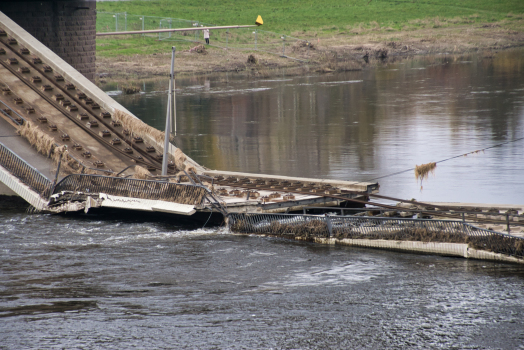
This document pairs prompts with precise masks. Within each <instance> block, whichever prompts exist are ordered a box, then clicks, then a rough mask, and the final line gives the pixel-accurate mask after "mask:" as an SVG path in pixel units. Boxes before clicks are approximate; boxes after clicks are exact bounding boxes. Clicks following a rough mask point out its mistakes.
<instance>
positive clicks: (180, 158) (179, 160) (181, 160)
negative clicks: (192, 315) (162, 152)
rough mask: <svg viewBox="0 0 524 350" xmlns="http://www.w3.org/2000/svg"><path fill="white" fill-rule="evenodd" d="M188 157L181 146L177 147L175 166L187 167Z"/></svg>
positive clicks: (179, 168)
mask: <svg viewBox="0 0 524 350" xmlns="http://www.w3.org/2000/svg"><path fill="white" fill-rule="evenodd" d="M186 159H187V157H186V155H185V154H184V152H182V150H181V149H180V148H177V149H176V150H175V166H176V168H177V169H178V170H185V169H186V164H185V161H186Z"/></svg>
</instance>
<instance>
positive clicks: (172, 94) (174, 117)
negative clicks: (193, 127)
mask: <svg viewBox="0 0 524 350" xmlns="http://www.w3.org/2000/svg"><path fill="white" fill-rule="evenodd" d="M172 49H173V63H172V66H171V102H172V108H171V115H172V118H173V120H172V124H171V131H172V132H173V126H174V129H175V130H174V134H175V136H176V96H175V52H176V47H175V46H173V48H172Z"/></svg>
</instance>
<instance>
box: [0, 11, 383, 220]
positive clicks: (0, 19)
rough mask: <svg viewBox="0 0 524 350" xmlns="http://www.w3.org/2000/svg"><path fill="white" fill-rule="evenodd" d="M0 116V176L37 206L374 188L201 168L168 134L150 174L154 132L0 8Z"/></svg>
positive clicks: (318, 201) (277, 199) (316, 197)
mask: <svg viewBox="0 0 524 350" xmlns="http://www.w3.org/2000/svg"><path fill="white" fill-rule="evenodd" d="M0 117H1V118H0V127H1V129H2V132H3V133H4V134H6V135H9V136H10V138H9V139H6V140H5V141H6V142H5V143H4V144H3V145H2V146H1V147H0V173H1V174H0V178H1V182H2V183H3V184H4V185H7V187H8V188H9V189H11V190H12V191H14V192H15V193H16V194H18V195H19V196H22V197H23V198H25V199H26V200H27V201H28V202H29V203H31V204H32V205H33V206H35V207H36V208H37V209H39V210H45V211H50V212H65V211H79V210H84V211H88V210H90V209H91V208H97V207H98V208H103V207H111V208H120V209H130V210H145V211H162V212H168V213H174V214H182V215H192V214H194V213H198V212H210V211H211V212H217V213H222V214H225V213H229V212H244V213H245V212H289V211H295V210H301V209H302V208H303V207H304V206H307V205H317V206H319V205H320V206H323V205H326V206H333V205H340V204H342V203H347V202H348V201H350V200H352V199H355V198H360V199H364V198H366V196H367V195H368V194H369V193H373V192H376V191H377V190H378V184H376V183H358V182H351V181H332V180H321V179H308V178H293V177H284V176H270V175H263V174H247V173H235V172H227V171H218V170H209V169H206V168H205V167H203V166H201V165H199V164H197V163H196V162H194V161H193V160H192V159H191V158H189V157H188V156H187V155H185V154H184V153H183V152H182V151H181V150H180V149H178V148H176V147H175V146H174V145H173V144H169V146H168V147H169V149H168V151H167V155H168V158H169V159H168V161H169V165H168V173H167V176H160V170H161V168H162V161H163V153H164V144H163V139H164V133H162V132H160V131H158V130H156V129H153V128H151V127H150V126H148V125H146V124H144V123H143V122H141V121H140V120H139V119H138V118H136V117H135V116H133V115H132V114H131V113H130V112H129V111H127V110H126V109H125V108H124V107H122V106H121V105H119V104H118V103H117V102H116V101H114V100H113V99H111V98H110V97H109V96H107V94H105V93H104V92H103V91H101V90H100V89H99V88H98V87H96V86H95V85H94V84H92V82H90V81H89V80H88V79H86V78H85V77H83V76H82V75H81V74H79V73H78V72H77V71H76V70H75V69H73V68H72V67H71V66H69V65H68V64H67V63H65V62H64V61H63V60H61V59H60V58H59V57H58V56H57V55H55V54H54V53H53V52H51V51H50V50H49V49H48V48H46V47H45V46H44V45H42V44H41V43H40V42H38V41H37V40H36V39H34V38H33V37H32V36H31V35H29V34H28V33H27V32H25V31H24V30H23V29H22V28H20V27H19V26H18V25H16V23H14V22H13V21H11V20H10V19H9V18H7V17H6V16H5V15H3V14H2V13H0ZM15 138H17V139H16V141H15ZM190 193H191V194H190Z"/></svg>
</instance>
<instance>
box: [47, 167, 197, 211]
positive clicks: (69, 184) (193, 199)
mask: <svg viewBox="0 0 524 350" xmlns="http://www.w3.org/2000/svg"><path fill="white" fill-rule="evenodd" d="M62 191H73V192H83V193H105V194H109V195H114V196H122V197H131V198H143V199H154V200H163V201H168V202H174V203H180V204H192V205H196V204H200V203H202V201H203V199H204V196H205V195H206V192H207V191H206V189H205V188H203V187H201V186H194V185H185V184H177V183H170V182H160V181H150V180H138V179H124V178H117V177H110V176H103V175H84V174H74V175H68V176H66V177H65V178H63V179H62V181H60V182H59V183H58V184H57V185H56V187H55V189H54V191H53V194H56V193H60V192H62Z"/></svg>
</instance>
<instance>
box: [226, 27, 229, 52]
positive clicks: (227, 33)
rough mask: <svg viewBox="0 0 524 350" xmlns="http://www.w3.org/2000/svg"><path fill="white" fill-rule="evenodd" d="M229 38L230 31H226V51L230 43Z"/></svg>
mask: <svg viewBox="0 0 524 350" xmlns="http://www.w3.org/2000/svg"><path fill="white" fill-rule="evenodd" d="M228 38H229V29H228V30H226V50H227V42H228Z"/></svg>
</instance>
